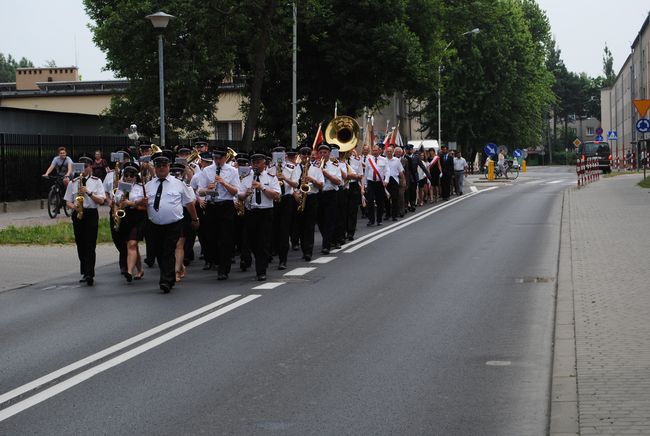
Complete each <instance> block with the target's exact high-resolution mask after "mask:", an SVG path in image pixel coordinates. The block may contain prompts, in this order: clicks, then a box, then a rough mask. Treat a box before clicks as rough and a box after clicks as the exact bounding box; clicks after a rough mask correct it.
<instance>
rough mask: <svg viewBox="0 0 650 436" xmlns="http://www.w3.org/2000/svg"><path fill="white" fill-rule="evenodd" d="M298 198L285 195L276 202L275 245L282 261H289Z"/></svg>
mask: <svg viewBox="0 0 650 436" xmlns="http://www.w3.org/2000/svg"><path fill="white" fill-rule="evenodd" d="M296 207H297V203H296V199H295V198H293V195H283V196H282V197H281V198H280V201H279V202H278V203H276V205H275V210H274V217H273V247H274V249H275V252H276V253H277V254H278V257H279V258H280V262H286V261H287V255H288V253H289V236H290V234H291V229H292V227H293V221H294V218H295V216H296Z"/></svg>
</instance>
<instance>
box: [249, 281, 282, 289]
mask: <svg viewBox="0 0 650 436" xmlns="http://www.w3.org/2000/svg"><path fill="white" fill-rule="evenodd" d="M285 283H286V282H266V283H262V284H261V285H259V286H255V287H254V288H253V289H275V288H277V287H278V286H282V285H284V284H285Z"/></svg>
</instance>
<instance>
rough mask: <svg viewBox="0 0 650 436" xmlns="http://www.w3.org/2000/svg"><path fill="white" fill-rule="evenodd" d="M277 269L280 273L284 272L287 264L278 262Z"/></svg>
mask: <svg viewBox="0 0 650 436" xmlns="http://www.w3.org/2000/svg"><path fill="white" fill-rule="evenodd" d="M278 269H279V270H280V271H284V270H285V269H287V263H286V262H280V264H279V265H278Z"/></svg>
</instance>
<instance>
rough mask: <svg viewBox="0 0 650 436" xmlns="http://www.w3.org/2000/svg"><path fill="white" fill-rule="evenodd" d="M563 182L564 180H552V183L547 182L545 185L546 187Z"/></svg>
mask: <svg viewBox="0 0 650 436" xmlns="http://www.w3.org/2000/svg"><path fill="white" fill-rule="evenodd" d="M565 180H566V179H560V180H553V181H552V182H547V183H546V184H547V185H554V184H556V183H562V182H564V181H565Z"/></svg>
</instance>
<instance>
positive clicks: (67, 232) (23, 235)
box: [0, 218, 111, 245]
mask: <svg viewBox="0 0 650 436" xmlns="http://www.w3.org/2000/svg"><path fill="white" fill-rule="evenodd" d="M97 242H98V243H102V242H111V231H110V228H109V224H108V218H101V219H100V220H99V235H98V236H97ZM73 243H74V232H73V231H72V223H70V222H69V221H66V222H61V223H57V224H51V225H47V226H28V227H16V226H9V227H7V228H5V229H2V230H0V245H18V244H32V245H51V244H73Z"/></svg>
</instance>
